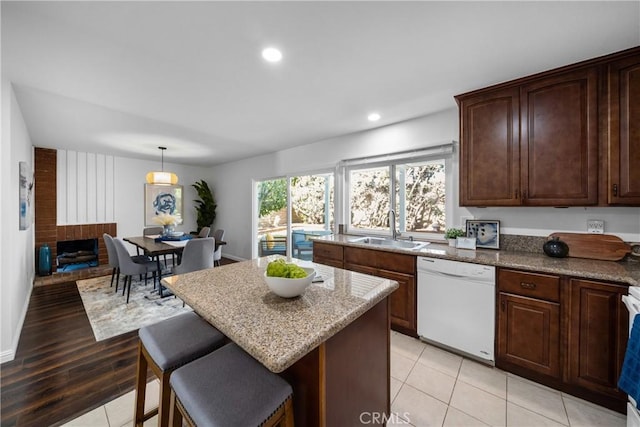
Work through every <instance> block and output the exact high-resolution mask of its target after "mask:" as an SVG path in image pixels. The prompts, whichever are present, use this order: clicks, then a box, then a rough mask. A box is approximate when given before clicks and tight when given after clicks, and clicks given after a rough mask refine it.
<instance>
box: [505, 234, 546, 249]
mask: <svg viewBox="0 0 640 427" xmlns="http://www.w3.org/2000/svg"><path fill="white" fill-rule="evenodd" d="M546 241H547V238H546V237H544V236H520V235H517V234H501V235H500V250H503V251H514V252H532V253H539V254H542V253H544V252H543V251H542V245H544V242H546Z"/></svg>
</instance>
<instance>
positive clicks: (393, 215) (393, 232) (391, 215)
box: [389, 209, 400, 240]
mask: <svg viewBox="0 0 640 427" xmlns="http://www.w3.org/2000/svg"><path fill="white" fill-rule="evenodd" d="M389 227H390V228H391V237H392V238H393V240H398V236H400V232H399V231H398V230H396V211H394V210H393V209H389Z"/></svg>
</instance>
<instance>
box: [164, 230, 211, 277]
mask: <svg viewBox="0 0 640 427" xmlns="http://www.w3.org/2000/svg"><path fill="white" fill-rule="evenodd" d="M214 248H215V240H214V239H213V238H212V237H205V238H203V239H191V240H189V241H188V242H187V244H186V245H185V247H184V251H182V260H181V262H180V264H179V265H177V266H175V267H173V274H184V273H189V272H191V271H197V270H204V269H205V268H212V267H213V252H214Z"/></svg>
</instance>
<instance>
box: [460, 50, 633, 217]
mask: <svg viewBox="0 0 640 427" xmlns="http://www.w3.org/2000/svg"><path fill="white" fill-rule="evenodd" d="M455 99H456V101H457V102H458V106H459V114H460V205H461V206H520V205H522V206H592V205H615V204H618V205H635V206H637V205H640V168H637V167H634V165H635V164H638V163H640V47H638V48H633V49H629V50H627V51H623V52H619V53H616V54H612V55H608V56H606V57H601V58H596V59H593V60H589V61H584V62H582V63H579V64H574V65H570V66H566V67H562V68H559V69H556V70H551V71H547V72H544V73H540V74H537V75H534V76H529V77H523V78H521V79H518V80H514V81H511V82H507V83H502V84H499V85H496V86H492V87H489V88H484V89H480V90H477V91H473V92H469V93H466V94H461V95H458V96H456V97H455Z"/></svg>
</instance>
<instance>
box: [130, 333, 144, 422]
mask: <svg viewBox="0 0 640 427" xmlns="http://www.w3.org/2000/svg"><path fill="white" fill-rule="evenodd" d="M146 391H147V359H145V357H144V355H143V354H142V342H138V370H137V372H136V406H135V410H134V419H133V421H134V423H135V425H136V427H142V424H143V423H144V398H145V394H146Z"/></svg>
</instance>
